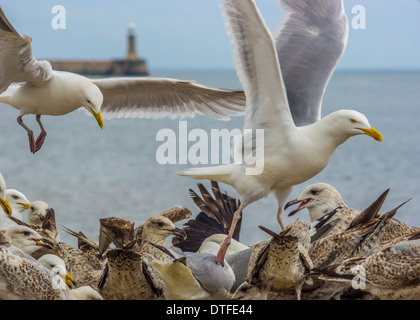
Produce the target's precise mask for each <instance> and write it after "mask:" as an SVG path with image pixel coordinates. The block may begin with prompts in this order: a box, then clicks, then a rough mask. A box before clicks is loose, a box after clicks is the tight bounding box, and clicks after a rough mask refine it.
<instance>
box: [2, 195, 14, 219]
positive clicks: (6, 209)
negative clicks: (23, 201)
mask: <svg viewBox="0 0 420 320" xmlns="http://www.w3.org/2000/svg"><path fill="white" fill-rule="evenodd" d="M0 206H1V207H2V208H3V211H4V212H5V213H6V214H7V216H8V217H10V216H11V215H12V207H11V206H10V203H9V201H8V200H7V199H5V200H4V199H2V198H0Z"/></svg>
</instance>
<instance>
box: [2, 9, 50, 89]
mask: <svg viewBox="0 0 420 320" xmlns="http://www.w3.org/2000/svg"><path fill="white" fill-rule="evenodd" d="M31 42H32V39H31V38H30V37H28V36H21V35H19V34H18V33H17V32H16V30H15V29H14V28H13V26H12V25H11V24H10V22H9V21H8V20H7V18H6V16H5V15H4V13H3V10H2V9H1V8H0V93H2V92H3V91H5V90H6V89H7V88H8V87H9V85H10V84H11V83H13V82H37V81H45V80H48V79H49V78H50V77H51V74H52V68H51V64H50V63H49V62H48V61H38V60H36V59H35V58H34V57H33V56H32V47H31Z"/></svg>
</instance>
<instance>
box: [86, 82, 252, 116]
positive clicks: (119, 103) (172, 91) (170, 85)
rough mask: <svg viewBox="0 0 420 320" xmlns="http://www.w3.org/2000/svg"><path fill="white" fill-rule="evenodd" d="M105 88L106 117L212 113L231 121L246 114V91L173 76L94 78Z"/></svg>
mask: <svg viewBox="0 0 420 320" xmlns="http://www.w3.org/2000/svg"><path fill="white" fill-rule="evenodd" d="M92 82H93V83H94V84H96V85H97V86H98V87H99V89H100V90H101V91H102V94H103V96H104V102H103V104H102V107H101V113H102V114H103V116H104V118H108V119H109V118H163V117H170V118H175V117H180V118H184V117H193V116H194V115H195V114H203V115H210V116H212V117H214V118H216V119H220V120H228V119H229V116H234V115H243V114H244V113H245V95H244V93H243V92H242V91H233V90H225V89H214V88H210V87H206V86H203V85H199V84H196V83H193V82H191V81H183V80H177V79H170V78H153V77H145V78H130V77H127V78H108V79H92Z"/></svg>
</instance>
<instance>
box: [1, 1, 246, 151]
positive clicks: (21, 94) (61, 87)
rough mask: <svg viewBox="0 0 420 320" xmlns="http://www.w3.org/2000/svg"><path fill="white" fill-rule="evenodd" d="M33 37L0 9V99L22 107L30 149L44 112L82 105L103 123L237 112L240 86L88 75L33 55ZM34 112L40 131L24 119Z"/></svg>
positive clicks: (223, 116)
mask: <svg viewBox="0 0 420 320" xmlns="http://www.w3.org/2000/svg"><path fill="white" fill-rule="evenodd" d="M31 42H32V39H31V38H30V37H29V36H27V35H23V36H21V35H20V34H18V33H17V31H16V30H15V29H14V27H13V26H12V25H11V24H10V22H9V21H8V20H7V18H6V16H5V15H4V12H3V11H2V10H1V9H0V66H1V67H0V102H3V103H7V104H9V105H11V106H13V107H14V108H16V109H18V110H20V114H19V116H18V118H17V121H18V123H19V124H20V125H21V126H22V127H23V128H24V129H25V130H26V131H27V133H28V137H29V147H30V150H31V152H32V153H35V152H37V151H39V150H40V149H41V147H42V145H43V143H44V140H45V137H46V135H47V132H46V130H45V129H44V126H43V124H42V122H41V116H42V115H50V116H60V115H65V114H67V113H70V112H72V111H74V110H76V109H79V108H85V109H86V110H87V111H88V112H90V113H91V114H92V115H93V116H94V117H95V119H96V121H97V122H98V125H99V126H100V127H101V129H102V127H103V118H102V113H103V115H104V118H122V117H125V118H129V117H130V118H161V117H171V118H175V117H180V118H184V117H193V116H194V115H195V114H203V115H209V116H211V117H213V118H216V119H219V120H228V119H229V116H233V115H241V114H243V113H244V110H245V96H244V93H243V91H235V90H225V89H215V88H210V87H206V86H203V85H200V84H196V83H193V82H191V81H184V80H178V79H171V78H153V77H118V78H106V79H89V78H87V77H84V76H82V75H78V74H75V73H71V72H64V71H58V70H53V69H52V67H51V64H50V63H49V62H48V61H45V60H42V61H39V60H37V59H36V58H35V57H34V56H33V55H32V47H31ZM27 114H34V115H36V120H37V122H38V124H39V126H40V129H41V133H40V134H39V136H38V138H37V139H36V140H35V138H34V134H33V131H32V130H31V129H30V128H28V127H27V126H26V125H25V123H24V122H23V120H22V117H23V116H24V115H27Z"/></svg>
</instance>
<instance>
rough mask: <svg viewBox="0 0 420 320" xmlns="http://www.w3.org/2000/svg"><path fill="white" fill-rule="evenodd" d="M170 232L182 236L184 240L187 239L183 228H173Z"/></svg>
mask: <svg viewBox="0 0 420 320" xmlns="http://www.w3.org/2000/svg"><path fill="white" fill-rule="evenodd" d="M172 233H173V234H174V235H176V236H179V237H181V238H183V239H184V240H185V239H187V234H186V233H185V231H184V230H183V229H179V228H175V229H174V230H173V231H172Z"/></svg>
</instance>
